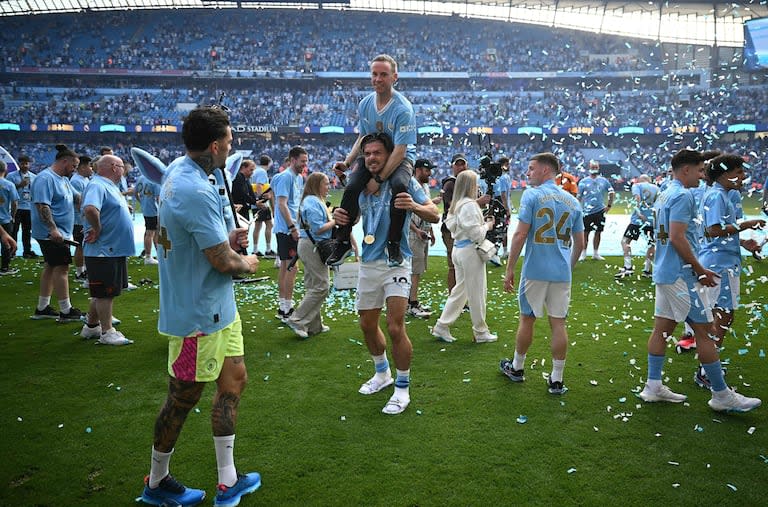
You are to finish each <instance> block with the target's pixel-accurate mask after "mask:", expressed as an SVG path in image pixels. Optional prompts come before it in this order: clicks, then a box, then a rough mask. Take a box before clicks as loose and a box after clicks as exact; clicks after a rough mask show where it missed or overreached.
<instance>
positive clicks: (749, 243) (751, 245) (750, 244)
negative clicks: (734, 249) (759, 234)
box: [741, 238, 762, 253]
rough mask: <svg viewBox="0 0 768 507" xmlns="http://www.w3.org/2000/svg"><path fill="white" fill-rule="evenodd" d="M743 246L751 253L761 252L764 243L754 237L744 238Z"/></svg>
mask: <svg viewBox="0 0 768 507" xmlns="http://www.w3.org/2000/svg"><path fill="white" fill-rule="evenodd" d="M741 247H742V248H743V249H744V250H746V251H748V252H751V253H755V252H759V251H760V250H761V249H762V245H761V244H760V243H758V242H757V241H756V240H755V239H753V238H750V239H745V240H742V241H741Z"/></svg>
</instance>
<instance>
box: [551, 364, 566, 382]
mask: <svg viewBox="0 0 768 507" xmlns="http://www.w3.org/2000/svg"><path fill="white" fill-rule="evenodd" d="M564 369H565V359H553V360H552V373H551V374H550V376H549V380H550V382H562V381H563V370H564Z"/></svg>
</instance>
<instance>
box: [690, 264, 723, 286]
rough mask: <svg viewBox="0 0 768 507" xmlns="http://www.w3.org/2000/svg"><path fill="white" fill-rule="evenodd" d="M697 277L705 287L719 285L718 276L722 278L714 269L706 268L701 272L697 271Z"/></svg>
mask: <svg viewBox="0 0 768 507" xmlns="http://www.w3.org/2000/svg"><path fill="white" fill-rule="evenodd" d="M696 278H697V279H698V280H697V281H698V282H699V283H700V284H701V285H703V286H704V287H714V286H715V285H717V278H720V275H718V274H717V273H715V272H714V271H711V270H709V269H706V268H704V270H703V271H702V272H701V273H696Z"/></svg>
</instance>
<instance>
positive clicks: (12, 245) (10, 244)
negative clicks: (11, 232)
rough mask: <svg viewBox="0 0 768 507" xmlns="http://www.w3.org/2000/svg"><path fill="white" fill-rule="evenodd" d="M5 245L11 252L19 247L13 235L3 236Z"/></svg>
mask: <svg viewBox="0 0 768 507" xmlns="http://www.w3.org/2000/svg"><path fill="white" fill-rule="evenodd" d="M3 246H4V247H5V248H7V249H9V250H10V251H11V252H15V251H16V248H18V245H16V240H15V239H13V237H11V236H3Z"/></svg>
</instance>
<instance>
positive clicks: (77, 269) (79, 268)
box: [75, 266, 85, 276]
mask: <svg viewBox="0 0 768 507" xmlns="http://www.w3.org/2000/svg"><path fill="white" fill-rule="evenodd" d="M83 271H85V266H75V274H77V276H80V275H82V274H83Z"/></svg>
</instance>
